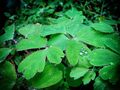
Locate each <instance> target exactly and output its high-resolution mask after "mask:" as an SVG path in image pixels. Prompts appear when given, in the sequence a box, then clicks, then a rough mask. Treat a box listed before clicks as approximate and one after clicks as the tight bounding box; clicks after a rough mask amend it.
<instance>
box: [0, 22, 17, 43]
mask: <svg viewBox="0 0 120 90" xmlns="http://www.w3.org/2000/svg"><path fill="white" fill-rule="evenodd" d="M14 32H15V25H14V24H12V25H10V26H7V27H6V28H5V33H4V34H3V35H1V36H0V43H3V42H5V41H8V40H12V39H13V37H14Z"/></svg>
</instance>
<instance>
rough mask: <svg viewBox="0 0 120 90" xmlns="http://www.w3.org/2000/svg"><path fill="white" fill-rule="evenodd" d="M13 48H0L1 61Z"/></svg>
mask: <svg viewBox="0 0 120 90" xmlns="http://www.w3.org/2000/svg"><path fill="white" fill-rule="evenodd" d="M10 52H11V49H9V48H0V63H1V62H2V61H3V60H4V59H5V58H6V57H7V56H8V55H9V53H10Z"/></svg>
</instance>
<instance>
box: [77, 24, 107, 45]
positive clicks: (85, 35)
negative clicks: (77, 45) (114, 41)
mask: <svg viewBox="0 0 120 90" xmlns="http://www.w3.org/2000/svg"><path fill="white" fill-rule="evenodd" d="M76 38H77V40H79V41H82V42H84V43H86V44H89V45H92V46H96V47H104V42H105V40H106V35H104V34H102V33H99V32H96V31H95V30H93V29H92V28H90V27H89V26H82V27H81V29H80V31H79V32H78V34H77V35H76Z"/></svg>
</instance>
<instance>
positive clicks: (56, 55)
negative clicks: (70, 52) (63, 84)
mask: <svg viewBox="0 0 120 90" xmlns="http://www.w3.org/2000/svg"><path fill="white" fill-rule="evenodd" d="M62 57H64V53H63V52H62V50H61V49H60V48H57V47H54V46H53V47H50V48H48V50H47V58H48V60H49V62H51V63H55V64H59V63H61V61H62V59H61V58H62Z"/></svg>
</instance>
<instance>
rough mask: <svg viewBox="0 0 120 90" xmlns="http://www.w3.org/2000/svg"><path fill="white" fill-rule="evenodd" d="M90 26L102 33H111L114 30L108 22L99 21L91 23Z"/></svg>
mask: <svg viewBox="0 0 120 90" xmlns="http://www.w3.org/2000/svg"><path fill="white" fill-rule="evenodd" d="M91 27H92V28H94V29H95V30H97V31H100V32H103V33H112V32H114V29H113V28H112V26H110V25H109V24H106V23H103V22H100V23H93V24H92V25H91Z"/></svg>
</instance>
